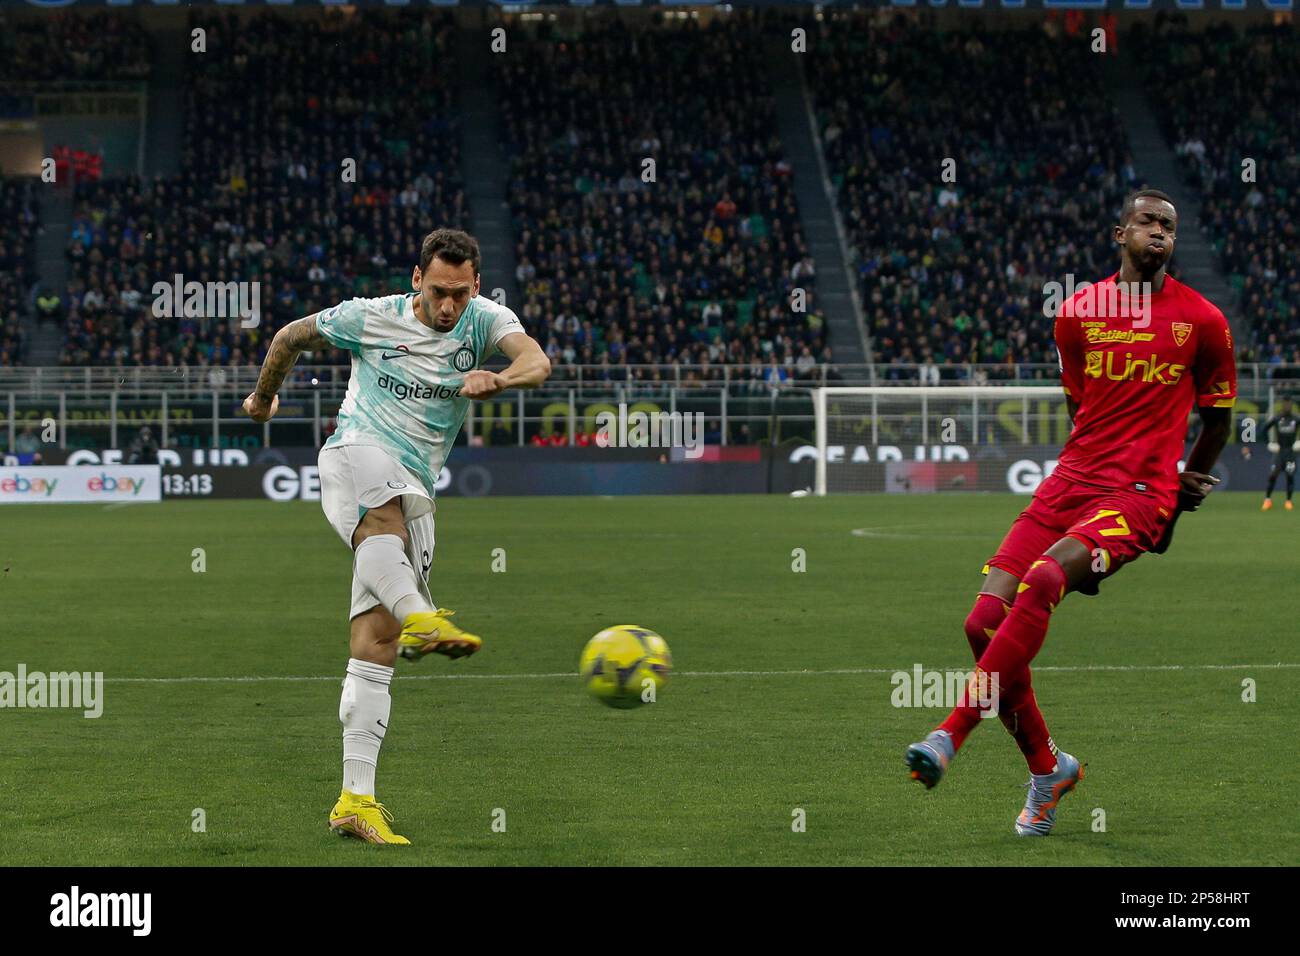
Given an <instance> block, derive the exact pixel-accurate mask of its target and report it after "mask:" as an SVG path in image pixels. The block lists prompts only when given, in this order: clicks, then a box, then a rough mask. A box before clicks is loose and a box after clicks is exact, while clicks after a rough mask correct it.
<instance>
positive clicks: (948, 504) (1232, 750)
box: [0, 493, 1300, 866]
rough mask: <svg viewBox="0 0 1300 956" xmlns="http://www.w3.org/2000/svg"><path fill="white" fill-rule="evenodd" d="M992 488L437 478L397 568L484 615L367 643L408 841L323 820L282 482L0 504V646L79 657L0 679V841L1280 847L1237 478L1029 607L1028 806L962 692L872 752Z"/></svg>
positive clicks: (292, 520)
mask: <svg viewBox="0 0 1300 956" xmlns="http://www.w3.org/2000/svg"><path fill="white" fill-rule="evenodd" d="M1026 500H1027V499H1025V498H1015V497H1012V496H1010V495H956V496H941V495H932V496H901V495H900V496H895V495H878V496H861V497H835V498H828V499H824V500H817V499H790V498H786V497H707V498H705V497H695V498H686V497H681V498H614V499H601V498H532V499H523V498H513V499H491V500H486V499H480V500H465V499H447V500H444V501H442V502H441V503H440V506H439V511H438V517H437V536H438V545H437V554H436V556H435V559H434V564H433V574H432V590H433V595H434V598H435V600H437V601H438V602H439V603H440V604H444V605H446V606H449V607H452V608H455V609H456V610H457V612H458V614H459V619H460V620H462V621H463V622H464V624H465V625H466V626H467V627H469V628H470V629H471V630H474V631H476V632H478V633H481V634H482V635H483V636H484V637H485V640H486V644H485V647H484V649H483V651H482V652H481V653H480V654H478V655H477V656H476V657H474V658H472V659H469V660H465V661H460V662H456V663H452V662H449V661H447V660H445V659H442V658H436V659H429V660H425V661H422V662H420V663H419V664H417V665H410V664H407V663H406V662H403V661H399V662H398V677H397V678H396V680H395V681H394V685H393V714H392V721H391V727H392V729H391V730H390V731H389V734H388V737H387V740H386V741H385V745H384V750H383V754H382V757H381V760H380V766H379V777H378V781H379V786H378V790H379V794H378V795H379V798H380V799H381V800H383V801H384V802H385V803H386V804H387V805H388V807H389V808H390V809H391V810H392V811H393V812H394V814H395V815H396V825H397V827H396V828H397V830H398V832H400V833H403V834H405V835H406V836H408V837H409V838H410V839H411V840H412V842H413V844H414V845H413V846H412V847H409V848H383V847H371V846H366V845H363V844H361V843H359V842H357V841H353V840H343V839H340V838H338V837H335V836H333V835H331V834H330V833H329V832H328V830H327V827H326V814H327V812H328V810H329V808H330V807H331V805H332V804H333V801H334V799H335V797H336V796H337V794H338V790H339V784H340V752H341V740H340V728H339V724H338V696H339V684H340V680H341V676H342V673H343V668H344V664H345V661H346V659H347V643H346V634H347V621H346V616H347V606H348V593H349V579H350V556H349V554H348V551H347V549H346V548H345V547H344V546H343V545H342V544H341V543H340V542H339V541H338V540H337V538H336V537H335V536H334V534H333V532H332V531H331V530H330V529H329V527H328V526H327V524H326V522H325V520H324V517H323V516H322V514H321V512H320V509H319V508H318V507H317V506H316V505H315V504H311V503H295V504H289V505H284V504H275V503H270V502H167V503H164V504H159V505H140V506H128V507H120V506H109V507H107V508H106V507H103V506H99V505H93V506H63V507H59V506H53V507H49V506H44V507H43V506H30V507H28V506H24V507H9V508H5V509H4V510H3V512H2V513H0V564H2V566H3V568H4V569H5V570H4V571H3V572H0V632H2V638H0V670H7V671H13V670H15V669H16V666H17V664H18V663H19V662H21V663H24V664H25V665H26V666H27V668H28V669H29V670H43V671H52V670H59V671H67V670H75V671H102V672H103V673H104V675H105V679H106V684H105V692H104V693H105V700H104V713H103V716H102V717H100V718H99V719H97V720H89V719H85V718H84V717H83V716H82V715H81V713H80V712H74V711H68V710H31V709H27V710H17V709H3V710H0V730H2V731H3V734H2V739H3V743H2V744H0V795H2V799H3V805H4V807H5V811H6V812H5V829H6V832H5V835H4V839H3V841H0V862H2V863H4V864H9V865H15V864H69V865H76V864H159V865H204V864H224V865H277V864H309V865H352V864H423V865H429V864H507V865H512V864H577V865H582V864H794V865H812V864H873V865H891V864H909V865H915V864H959V865H960V864H969V865H973V866H988V865H998V864H1026V863H1027V864H1084V865H1094V864H1095V865H1132V864H1148V865H1174V866H1178V865H1192V864H1198V865H1219V864H1289V865H1296V864H1297V863H1300V834H1298V832H1297V830H1296V827H1295V826H1294V796H1295V794H1296V793H1297V792H1298V791H1300V767H1297V764H1296V762H1295V760H1294V759H1292V755H1293V754H1294V750H1295V734H1296V730H1297V728H1298V727H1300V647H1297V644H1296V635H1297V632H1298V631H1300V628H1297V612H1296V603H1295V592H1294V587H1295V576H1294V574H1293V573H1291V572H1290V571H1288V570H1287V569H1288V568H1292V569H1293V568H1294V567H1295V564H1294V560H1295V558H1294V556H1295V550H1294V549H1295V541H1296V540H1297V530H1300V514H1296V513H1291V514H1287V513H1285V512H1282V511H1281V509H1280V508H1279V509H1275V510H1274V511H1272V512H1270V513H1268V514H1261V513H1260V512H1259V511H1258V505H1259V499H1258V496H1257V495H1255V494H1253V493H1252V494H1249V495H1247V494H1245V493H1242V494H1232V493H1223V494H1219V495H1215V496H1214V497H1213V498H1212V499H1211V501H1210V503H1209V504H1208V505H1207V506H1206V508H1205V509H1203V510H1202V511H1201V512H1199V513H1197V514H1195V515H1190V516H1188V517H1186V518H1184V519H1183V521H1182V523H1181V524H1180V526H1179V529H1178V536H1177V539H1176V541H1175V544H1174V547H1173V548H1172V550H1171V551H1170V553H1169V554H1167V555H1165V556H1163V557H1153V556H1148V557H1145V558H1143V559H1142V560H1141V561H1139V562H1137V563H1136V564H1135V565H1134V566H1132V567H1130V568H1127V569H1125V570H1124V571H1123V572H1122V573H1120V574H1119V575H1118V576H1117V577H1115V578H1113V579H1112V580H1110V581H1108V582H1107V583H1106V584H1104V585H1103V587H1102V594H1101V596H1100V597H1098V598H1088V597H1082V596H1073V597H1070V598H1068V599H1067V600H1066V601H1065V602H1064V604H1063V605H1062V607H1061V609H1060V610H1058V612H1057V613H1056V615H1055V617H1054V622H1053V629H1052V631H1051V632H1050V633H1049V635H1048V638H1047V643H1046V645H1045V646H1044V649H1043V651H1042V653H1041V654H1040V655H1039V657H1038V659H1037V661H1036V662H1035V666H1036V668H1038V670H1037V674H1036V677H1035V686H1036V688H1037V690H1038V695H1039V700H1040V702H1041V704H1042V706H1043V708H1044V712H1045V714H1046V716H1047V719H1048V724H1049V727H1050V728H1051V730H1052V733H1053V735H1054V737H1055V738H1056V740H1057V741H1058V743H1059V744H1060V745H1061V746H1063V747H1064V748H1065V749H1067V750H1069V751H1071V752H1072V753H1075V754H1076V755H1078V756H1079V757H1080V758H1081V759H1082V760H1084V761H1085V762H1086V763H1087V765H1088V770H1087V778H1086V780H1085V781H1084V782H1083V784H1082V785H1081V786H1080V788H1079V790H1078V791H1077V792H1076V793H1074V794H1073V795H1071V796H1069V797H1067V798H1066V800H1065V801H1064V802H1063V804H1062V810H1061V813H1060V816H1059V817H1058V822H1057V828H1056V833H1055V834H1054V835H1053V836H1052V837H1051V838H1050V839H1047V840H1022V839H1018V838H1016V837H1015V836H1014V834H1013V833H1012V827H1011V824H1012V820H1013V818H1014V816H1015V814H1016V813H1017V812H1018V811H1019V809H1020V806H1021V803H1022V801H1023V796H1024V791H1023V789H1022V788H1023V784H1024V783H1025V780H1026V779H1027V771H1026V770H1025V767H1024V763H1023V761H1022V759H1021V757H1020V755H1019V753H1018V751H1017V750H1016V748H1015V745H1014V743H1013V742H1012V741H1011V739H1010V738H1009V737H1008V736H1007V734H1006V733H1005V731H1004V730H1003V728H1002V727H1001V725H1000V724H998V723H997V722H996V721H990V722H989V723H988V725H987V726H983V727H981V728H980V729H978V730H977V731H976V732H975V734H974V735H973V736H972V738H971V740H970V742H969V744H968V745H967V747H966V748H965V749H964V750H963V751H962V753H961V754H960V755H959V757H958V758H957V760H956V761H955V762H954V764H953V766H952V768H951V771H950V773H949V775H948V777H947V779H945V780H944V782H943V783H942V784H941V785H940V786H939V787H938V788H936V789H935V790H933V791H930V792H926V791H924V790H923V789H922V788H921V787H920V786H919V785H917V784H915V783H913V782H912V781H910V780H908V779H907V774H906V771H905V769H904V767H903V759H902V755H903V749H904V747H905V746H906V745H907V744H908V743H910V742H912V741H913V740H917V739H920V738H921V737H922V736H923V735H924V733H925V732H926V731H928V730H929V729H930V728H931V727H932V726H933V725H934V724H935V723H937V722H938V720H939V719H941V717H942V715H943V713H944V712H943V711H942V710H939V709H923V710H922V709H900V708H894V707H893V706H891V704H890V695H891V691H892V689H893V688H892V685H891V683H890V679H889V673H888V672H889V671H893V670H895V669H910V668H911V667H912V666H913V665H914V664H918V663H919V664H922V665H924V666H925V667H927V668H967V667H969V666H970V661H969V659H968V658H969V651H968V649H967V645H966V641H965V638H964V637H963V636H962V620H963V618H964V616H965V614H966V612H967V609H968V608H969V606H970V603H971V599H972V597H973V595H974V593H975V591H976V590H977V587H978V584H979V574H978V572H979V568H980V566H981V564H982V563H983V561H984V560H985V558H987V557H988V555H989V554H990V553H991V552H992V550H993V549H994V548H995V547H996V545H997V543H998V541H999V539H1000V537H1001V535H1002V534H1003V532H1004V531H1005V530H1006V527H1007V526H1008V525H1009V523H1010V522H1011V520H1012V519H1013V518H1014V517H1015V515H1016V513H1017V511H1018V510H1019V509H1020V508H1022V507H1023V506H1024V503H1025V501H1026ZM855 529H856V531H857V533H855ZM195 548H202V549H204V552H205V556H206V566H207V569H206V571H205V572H203V573H195V572H194V571H193V570H192V563H193V561H194V557H193V556H192V552H193V549H195ZM496 548H503V549H505V554H506V568H507V570H506V572H505V573H493V572H492V570H491V565H492V559H493V550H494V549H496ZM796 548H802V549H804V553H805V554H806V562H807V564H806V568H807V569H806V571H804V572H802V573H799V572H796V571H793V570H792V562H793V561H794V558H793V557H792V552H793V550H794V549H796ZM619 623H635V624H641V625H644V626H647V627H651V628H654V629H656V630H658V631H659V632H660V633H662V634H663V635H664V636H665V637H666V638H667V640H668V642H669V645H670V646H671V648H672V650H673V653H674V657H675V665H676V669H677V673H676V674H675V675H674V677H673V678H672V679H671V680H670V682H669V684H668V686H667V687H666V688H665V690H664V692H663V693H662V694H661V695H660V698H659V700H658V702H657V703H654V704H651V705H647V706H645V707H642V708H640V709H638V710H635V711H630V712H620V711H614V710H611V709H607V708H604V707H602V706H601V705H599V704H598V703H596V702H595V701H593V700H592V699H590V698H589V697H588V696H587V695H586V694H585V692H584V691H583V690H582V688H581V686H580V685H579V682H578V680H577V678H576V675H575V669H576V663H577V659H578V654H579V651H580V649H581V647H582V645H583V643H584V642H585V640H586V639H587V638H588V637H590V636H591V635H592V634H593V633H595V632H596V631H597V630H599V629H600V628H602V627H604V626H606V625H609V624H619ZM230 678H236V679H235V680H231V679H230ZM1247 678H1249V679H1250V680H1253V681H1254V682H1255V688H1256V694H1257V700H1256V702H1253V703H1247V702H1243V699H1242V696H1243V681H1244V680H1246V679H1247ZM199 808H201V809H202V811H203V815H204V818H205V821H206V831H205V832H195V831H194V829H193V827H192V820H193V819H194V811H195V810H196V809H199ZM497 810H504V821H505V831H504V832H494V830H493V821H494V819H496V820H497V821H500V820H501V815H500V814H499V813H496V811H497ZM796 810H803V811H804V814H805V817H806V830H805V832H795V831H794V829H793V828H792V822H793V821H794V819H795V811H796ZM1098 811H1101V812H1104V822H1105V828H1104V830H1098V829H1096V825H1095V822H1094V821H1096V820H1100V819H1101V817H1100V816H1099V815H1098ZM1288 821H1289V822H1288Z"/></svg>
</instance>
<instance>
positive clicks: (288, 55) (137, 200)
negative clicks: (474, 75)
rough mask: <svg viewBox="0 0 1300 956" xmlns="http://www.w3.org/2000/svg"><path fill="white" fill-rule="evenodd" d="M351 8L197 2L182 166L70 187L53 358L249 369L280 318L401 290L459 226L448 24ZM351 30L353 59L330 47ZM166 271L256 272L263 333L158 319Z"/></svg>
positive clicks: (225, 324) (347, 48) (233, 277)
mask: <svg viewBox="0 0 1300 956" xmlns="http://www.w3.org/2000/svg"><path fill="white" fill-rule="evenodd" d="M357 17H359V18H360V22H361V23H363V24H364V26H363V27H362V26H358V21H357V20H352V21H349V22H350V23H351V27H349V26H348V25H345V21H344V20H343V19H342V18H332V17H320V18H292V17H285V16H282V15H279V14H276V13H265V14H261V15H258V16H254V17H247V18H242V19H240V18H237V17H236V16H235V15H234V14H225V15H222V14H220V13H213V12H211V11H209V10H202V11H200V10H194V11H192V12H191V24H192V26H201V27H203V28H204V29H205V30H206V31H207V45H208V52H207V54H206V55H205V56H204V57H201V58H196V59H195V61H194V65H193V68H192V69H191V71H190V72H189V73H188V74H187V76H186V88H185V117H184V119H185V140H184V141H185V152H184V156H183V158H182V162H181V172H180V174H179V175H178V176H175V177H168V178H157V179H141V178H138V177H126V178H118V179H106V180H104V181H102V182H98V183H89V184H82V183H79V184H78V188H77V194H76V207H75V213H74V220H73V227H72V234H71V236H70V237H69V243H68V258H69V260H70V275H71V280H70V287H69V290H68V292H69V294H68V302H69V316H68V319H67V328H66V333H65V337H64V349H63V355H62V362H63V364H65V365H84V364H109V365H118V364H120V365H173V364H183V365H208V364H212V365H227V364H234V365H244V364H250V363H260V362H261V359H262V357H263V354H264V351H265V348H266V346H267V344H268V343H269V341H270V337H271V335H272V334H273V333H274V332H275V330H276V329H277V328H279V327H280V326H281V325H283V324H284V323H285V322H287V321H292V320H293V319H295V318H298V317H300V316H302V315H305V314H309V313H311V312H313V311H316V310H318V309H320V308H323V307H325V306H328V305H331V304H333V303H335V302H338V301H340V300H342V299H347V298H350V297H352V296H365V295H377V294H383V293H386V292H388V291H400V290H404V289H407V288H409V283H410V267H411V250H412V249H415V248H418V246H419V241H420V239H421V238H422V237H423V236H424V235H425V234H426V233H427V232H428V231H429V230H431V229H433V228H435V227H436V226H438V225H446V224H452V225H457V226H462V227H466V226H468V225H469V223H468V221H467V216H466V210H465V208H464V193H463V188H462V183H461V179H460V155H459V148H458V143H457V129H458V120H457V119H456V116H455V108H454V101H453V90H452V86H451V80H452V78H454V76H455V74H456V68H455V57H454V47H453V45H452V44H451V43H450V40H449V37H450V29H451V28H450V23H449V21H448V19H447V18H446V16H445V15H444V14H441V13H436V12H425V13H422V14H420V15H418V16H417V15H415V14H412V13H409V12H404V13H401V14H397V13H393V12H387V11H382V10H376V11H362V12H359V13H358V14H357ZM399 22H400V27H401V28H400V29H398V25H399ZM349 28H351V29H364V30H365V35H366V36H367V37H368V39H369V42H368V43H367V45H366V48H365V50H364V51H358V48H357V47H356V46H355V45H351V44H347V43H342V42H339V41H340V40H341V39H343V38H344V36H345V35H346V34H345V31H346V30H348V29H349ZM435 60H436V62H438V63H439V64H440V69H437V70H430V69H428V68H427V64H428V63H430V62H433V61H435ZM362 93H364V97H363V96H362ZM412 97H414V98H415V99H417V100H418V101H419V103H420V111H419V115H418V116H417V117H414V118H413V117H412V115H411V113H410V111H409V109H407V104H409V102H410V101H411V98H412ZM346 160H354V161H355V166H356V180H355V182H344V181H342V173H343V171H344V163H345V161H346ZM175 274H181V275H183V276H184V277H185V279H186V281H189V280H198V281H203V282H208V281H213V282H230V281H234V282H239V281H250V282H251V281H256V282H258V283H259V288H260V297H261V312H262V314H261V324H260V326H259V327H257V328H249V329H244V328H241V327H240V324H239V322H238V321H237V320H232V321H226V320H221V319H210V320H207V321H203V320H199V319H182V320H176V319H157V318H155V317H154V316H153V314H152V311H151V306H152V303H153V298H154V297H153V294H152V291H151V290H152V288H153V285H154V283H156V282H160V281H161V282H168V283H170V282H171V281H172V277H173V276H174V275H175ZM322 358H324V357H322ZM334 358H335V360H341V359H340V357H339V356H334Z"/></svg>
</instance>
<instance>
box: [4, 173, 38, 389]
mask: <svg viewBox="0 0 1300 956" xmlns="http://www.w3.org/2000/svg"><path fill="white" fill-rule="evenodd" d="M37 195H38V193H37V184H36V182H35V181H34V180H31V179H7V178H5V177H3V176H0V366H4V365H18V364H19V362H20V361H21V358H22V346H23V335H22V327H21V317H22V314H23V313H24V312H26V311H27V307H28V298H29V297H30V295H31V291H32V284H33V282H34V281H35V275H36V271H35V270H36V230H37V228H38V223H39V215H40V207H39V202H38V200H37Z"/></svg>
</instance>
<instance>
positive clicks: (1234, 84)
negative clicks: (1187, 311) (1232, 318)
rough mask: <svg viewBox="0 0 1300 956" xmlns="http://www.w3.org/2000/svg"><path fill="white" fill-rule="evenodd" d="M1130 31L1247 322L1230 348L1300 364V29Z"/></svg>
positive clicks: (1172, 23)
mask: <svg viewBox="0 0 1300 956" xmlns="http://www.w3.org/2000/svg"><path fill="white" fill-rule="evenodd" d="M1134 41H1135V43H1136V46H1135V49H1136V50H1137V51H1138V53H1139V60H1140V61H1141V62H1144V63H1147V64H1149V71H1148V76H1147V78H1146V79H1147V83H1146V87H1147V89H1148V90H1149V91H1150V92H1151V95H1152V96H1153V97H1154V98H1155V99H1156V101H1157V104H1158V107H1159V108H1158V110H1157V113H1158V115H1159V117H1160V121H1161V124H1162V126H1163V132H1164V134H1165V136H1166V138H1167V139H1168V141H1169V142H1170V143H1171V144H1172V145H1173V147H1174V151H1175V152H1176V153H1177V154H1178V156H1179V162H1180V164H1181V166H1182V169H1183V171H1184V172H1185V173H1186V175H1187V177H1188V179H1189V180H1190V181H1191V182H1192V183H1193V185H1195V186H1196V188H1197V189H1198V190H1199V191H1200V194H1201V197H1202V200H1203V207H1202V211H1201V220H1202V222H1203V223H1204V224H1205V225H1206V226H1207V227H1208V229H1209V230H1210V234H1211V237H1212V239H1213V242H1214V245H1215V249H1216V251H1217V252H1218V254H1219V257H1220V265H1221V267H1222V269H1223V271H1224V272H1225V273H1226V275H1227V278H1228V282H1229V284H1230V285H1231V286H1232V287H1233V288H1234V290H1235V291H1236V292H1237V294H1238V297H1239V301H1238V309H1239V312H1240V314H1241V316H1242V317H1243V318H1244V319H1245V324H1246V327H1247V328H1248V329H1249V330H1250V336H1251V337H1250V339H1249V340H1247V341H1238V342H1237V352H1238V358H1239V359H1240V360H1242V361H1254V362H1262V363H1272V364H1278V363H1283V362H1285V363H1289V364H1300V262H1298V260H1297V249H1300V126H1298V125H1297V122H1296V115H1297V111H1298V110H1300V35H1298V34H1297V33H1296V30H1295V28H1294V27H1293V26H1291V25H1284V26H1277V27H1274V26H1265V27H1252V28H1250V29H1249V30H1245V31H1239V30H1237V29H1236V28H1235V27H1234V26H1233V25H1232V24H1230V23H1227V22H1223V23H1221V24H1219V25H1218V26H1216V27H1213V28H1211V29H1209V30H1204V31H1196V32H1192V31H1190V30H1188V29H1187V27H1186V25H1185V22H1184V21H1182V20H1181V19H1180V18H1176V17H1174V18H1168V19H1164V20H1162V21H1161V23H1160V25H1159V26H1158V27H1157V28H1156V29H1155V30H1153V31H1138V32H1136V33H1135V35H1134ZM1154 49H1159V50H1160V51H1161V52H1160V61H1159V64H1158V65H1157V64H1156V63H1154V62H1153V61H1152V60H1151V58H1150V57H1149V56H1148V55H1146V54H1147V53H1149V52H1150V51H1152V50H1154ZM1239 338H1244V336H1242V337H1239Z"/></svg>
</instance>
